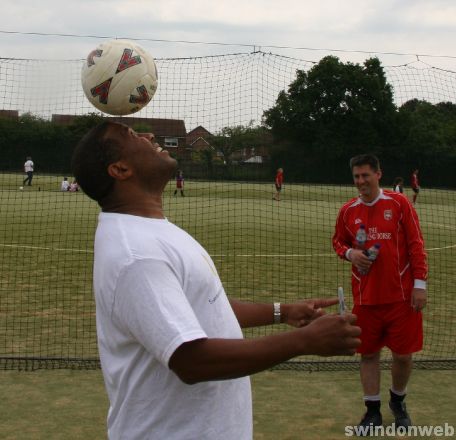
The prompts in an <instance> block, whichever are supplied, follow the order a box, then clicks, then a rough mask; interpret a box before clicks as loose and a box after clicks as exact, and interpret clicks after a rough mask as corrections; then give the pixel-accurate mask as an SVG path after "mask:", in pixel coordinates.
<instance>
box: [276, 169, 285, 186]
mask: <svg viewBox="0 0 456 440" xmlns="http://www.w3.org/2000/svg"><path fill="white" fill-rule="evenodd" d="M275 183H276V185H278V186H282V183H283V172H281V171H279V172H278V173H277V174H276V177H275Z"/></svg>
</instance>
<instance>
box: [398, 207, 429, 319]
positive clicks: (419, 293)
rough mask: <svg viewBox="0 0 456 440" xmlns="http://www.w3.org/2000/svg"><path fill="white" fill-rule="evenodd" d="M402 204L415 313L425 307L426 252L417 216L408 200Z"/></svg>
mask: <svg viewBox="0 0 456 440" xmlns="http://www.w3.org/2000/svg"><path fill="white" fill-rule="evenodd" d="M404 203H405V206H404V208H403V223H404V230H405V235H406V241H407V246H408V253H409V257H410V265H411V269H412V275H413V279H414V288H413V290H412V307H413V308H414V309H415V310H416V311H420V310H422V309H423V308H424V307H425V306H426V302H427V291H426V280H427V273H428V266H427V261H426V252H425V250H424V239H423V235H422V233H421V228H420V223H419V219H418V215H417V213H416V211H415V209H414V208H413V206H412V205H411V203H410V201H409V200H408V199H405V201H404Z"/></svg>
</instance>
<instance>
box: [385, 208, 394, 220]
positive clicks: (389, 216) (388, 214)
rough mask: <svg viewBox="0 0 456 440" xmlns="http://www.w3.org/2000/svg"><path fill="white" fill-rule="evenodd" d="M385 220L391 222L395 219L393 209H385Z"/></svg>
mask: <svg viewBox="0 0 456 440" xmlns="http://www.w3.org/2000/svg"><path fill="white" fill-rule="evenodd" d="M383 218H384V219H385V220H391V219H392V218H393V211H392V210H391V209H385V210H384V211H383Z"/></svg>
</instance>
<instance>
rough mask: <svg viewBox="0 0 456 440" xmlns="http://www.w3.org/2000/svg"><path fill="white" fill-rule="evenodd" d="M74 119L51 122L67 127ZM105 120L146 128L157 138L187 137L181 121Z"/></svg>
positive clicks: (59, 118) (62, 117) (57, 118)
mask: <svg viewBox="0 0 456 440" xmlns="http://www.w3.org/2000/svg"><path fill="white" fill-rule="evenodd" d="M75 117H76V116H75V115H52V121H54V122H55V123H57V124H62V125H67V124H70V123H71V122H72V121H73V119H74V118H75ZM106 119H108V120H111V121H114V122H121V123H122V124H127V125H130V126H134V125H141V126H147V127H149V128H150V130H151V132H152V133H154V134H155V136H157V137H158V136H161V137H163V136H174V137H185V136H186V135H187V132H186V128H185V122H184V121H183V120H182V119H161V118H135V117H131V116H123V117H117V116H108V117H106Z"/></svg>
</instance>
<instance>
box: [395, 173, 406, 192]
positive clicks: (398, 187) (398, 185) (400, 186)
mask: <svg viewBox="0 0 456 440" xmlns="http://www.w3.org/2000/svg"><path fill="white" fill-rule="evenodd" d="M393 191H395V192H398V193H401V194H403V193H404V179H403V178H402V177H396V178H395V179H394V183H393Z"/></svg>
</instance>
